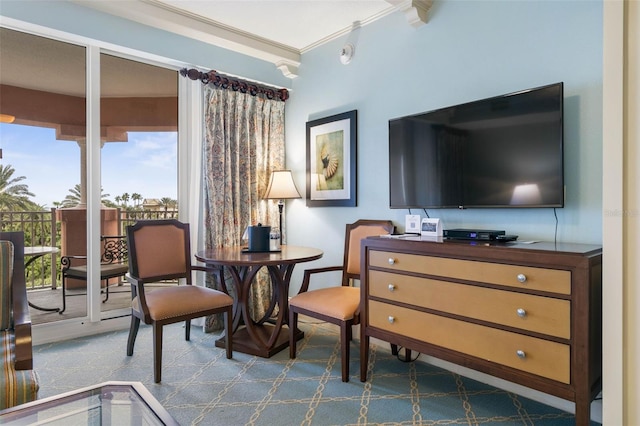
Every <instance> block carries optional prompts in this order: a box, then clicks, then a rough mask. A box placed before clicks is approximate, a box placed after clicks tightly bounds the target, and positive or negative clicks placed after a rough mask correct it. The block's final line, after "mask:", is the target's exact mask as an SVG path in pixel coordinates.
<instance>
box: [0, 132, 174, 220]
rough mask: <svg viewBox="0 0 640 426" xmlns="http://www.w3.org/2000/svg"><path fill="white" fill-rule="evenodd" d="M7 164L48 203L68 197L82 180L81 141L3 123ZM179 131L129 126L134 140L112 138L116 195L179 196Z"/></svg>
mask: <svg viewBox="0 0 640 426" xmlns="http://www.w3.org/2000/svg"><path fill="white" fill-rule="evenodd" d="M0 148H1V149H2V159H1V160H0V163H1V164H2V165H11V166H12V167H13V168H14V169H15V173H14V175H13V176H14V177H18V176H25V177H26V179H24V180H23V181H22V182H21V183H24V184H26V185H28V187H29V190H30V191H31V192H32V193H33V194H35V197H34V201H35V202H36V203H38V204H41V205H44V206H45V207H46V208H51V207H53V206H54V205H53V203H54V202H55V201H62V200H63V199H64V198H65V197H66V196H67V194H69V189H71V188H73V187H74V186H75V185H77V184H79V183H80V161H81V159H80V147H79V146H78V144H77V143H76V142H75V141H60V140H56V138H55V130H54V129H48V128H43V127H34V126H23V125H18V124H4V123H3V124H0ZM176 150H177V134H176V132H156V133H148V132H129V141H128V142H107V143H106V144H105V145H104V147H103V148H102V188H103V193H105V194H109V195H110V197H108V198H109V199H111V200H112V201H114V198H115V197H116V196H117V195H122V194H123V193H124V192H128V193H129V194H131V193H134V192H137V193H139V194H140V195H142V197H143V198H158V199H159V198H162V197H171V198H173V199H177V183H176V182H177V152H176Z"/></svg>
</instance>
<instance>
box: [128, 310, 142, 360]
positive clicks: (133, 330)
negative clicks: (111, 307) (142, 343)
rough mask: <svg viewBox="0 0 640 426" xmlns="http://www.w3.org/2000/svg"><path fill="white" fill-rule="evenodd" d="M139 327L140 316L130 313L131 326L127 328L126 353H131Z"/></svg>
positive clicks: (129, 354)
mask: <svg viewBox="0 0 640 426" xmlns="http://www.w3.org/2000/svg"><path fill="white" fill-rule="evenodd" d="M139 328H140V318H138V317H136V316H134V315H133V314H131V327H130V328H129V339H128V340H127V355H128V356H131V355H133V346H134V345H135V344H136V336H137V335H138V329H139Z"/></svg>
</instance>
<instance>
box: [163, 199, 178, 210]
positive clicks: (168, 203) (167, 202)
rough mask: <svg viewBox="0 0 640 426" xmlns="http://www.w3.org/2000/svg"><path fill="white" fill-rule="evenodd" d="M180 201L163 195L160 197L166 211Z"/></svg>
mask: <svg viewBox="0 0 640 426" xmlns="http://www.w3.org/2000/svg"><path fill="white" fill-rule="evenodd" d="M176 204H178V202H177V201H176V200H174V199H173V198H170V197H162V198H160V205H161V206H164V211H165V212H166V211H167V210H169V207H172V208H173V207H175V206H176Z"/></svg>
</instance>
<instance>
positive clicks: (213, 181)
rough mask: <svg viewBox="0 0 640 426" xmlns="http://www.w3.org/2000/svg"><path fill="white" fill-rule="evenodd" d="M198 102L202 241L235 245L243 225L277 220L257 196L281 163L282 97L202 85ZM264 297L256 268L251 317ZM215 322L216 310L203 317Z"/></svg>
mask: <svg viewBox="0 0 640 426" xmlns="http://www.w3.org/2000/svg"><path fill="white" fill-rule="evenodd" d="M204 103H205V104H204V121H205V129H204V152H203V179H204V219H205V229H206V233H205V246H206V248H217V247H228V246H238V247H239V246H240V245H241V244H242V243H243V241H242V236H243V234H244V231H245V229H246V227H247V226H249V225H256V224H258V223H262V224H263V225H265V226H266V225H271V226H278V225H277V223H278V208H277V205H276V203H275V202H273V201H270V200H263V199H262V196H263V195H264V193H265V191H266V189H267V185H268V180H269V176H270V173H271V171H272V170H277V169H283V168H284V102H282V101H279V100H270V99H266V98H265V97H263V96H252V95H250V94H248V93H241V92H238V91H233V90H229V89H224V88H219V87H214V86H212V85H207V86H206V87H205V92H204ZM245 244H246V242H245ZM208 279H211V280H213V278H212V277H209V278H208ZM229 280H230V277H226V279H225V281H227V282H228V285H227V288H228V290H229V291H230V292H232V291H233V286H232V285H231V282H230V281H229ZM207 285H208V286H212V287H214V288H220V286H219V283H215V282H213V281H211V282H208V283H207ZM270 298H271V285H270V282H269V276H268V274H267V273H266V271H260V273H259V274H258V276H257V277H256V281H255V282H254V284H253V286H252V295H251V301H252V303H251V307H250V311H251V313H252V317H253V318H260V317H262V316H263V315H264V313H265V312H266V309H267V308H268V306H269V301H270ZM221 327H222V319H221V317H220V316H213V317H210V318H207V320H206V324H205V331H207V332H209V331H213V330H219V329H220V328H221Z"/></svg>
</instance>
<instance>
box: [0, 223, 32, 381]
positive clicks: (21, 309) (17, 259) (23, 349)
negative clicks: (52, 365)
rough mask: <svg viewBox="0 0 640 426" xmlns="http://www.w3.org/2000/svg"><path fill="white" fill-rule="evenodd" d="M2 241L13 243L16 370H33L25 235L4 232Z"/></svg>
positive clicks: (12, 297) (0, 237)
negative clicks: (25, 268)
mask: <svg viewBox="0 0 640 426" xmlns="http://www.w3.org/2000/svg"><path fill="white" fill-rule="evenodd" d="M0 239H3V240H9V241H11V242H12V243H13V247H14V248H13V278H12V281H11V303H12V308H13V313H12V321H13V330H14V335H15V336H14V337H15V369H16V370H31V369H33V350H32V349H33V348H32V340H31V316H30V314H29V303H28V300H27V284H26V279H25V272H24V234H23V233H22V232H3V233H1V234H0Z"/></svg>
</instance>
